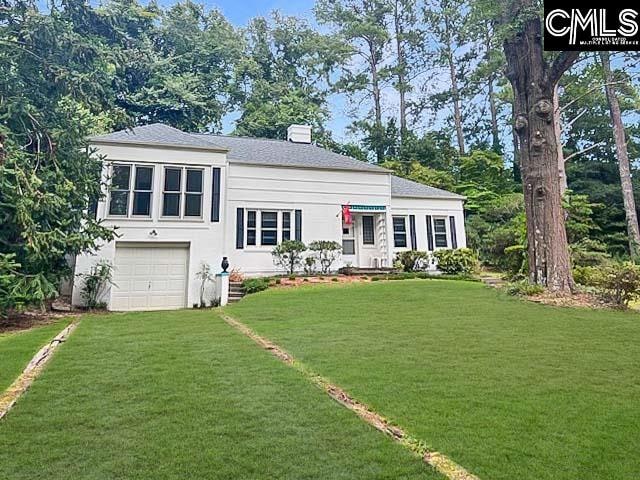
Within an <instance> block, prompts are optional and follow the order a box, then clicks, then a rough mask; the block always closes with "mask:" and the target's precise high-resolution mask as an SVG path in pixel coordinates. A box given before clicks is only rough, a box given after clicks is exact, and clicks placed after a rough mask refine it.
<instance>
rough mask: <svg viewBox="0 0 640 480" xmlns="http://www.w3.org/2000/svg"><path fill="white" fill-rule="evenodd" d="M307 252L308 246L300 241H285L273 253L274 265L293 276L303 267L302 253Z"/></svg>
mask: <svg viewBox="0 0 640 480" xmlns="http://www.w3.org/2000/svg"><path fill="white" fill-rule="evenodd" d="M306 250H307V247H306V245H305V244H304V243H302V242H299V241H298V240H284V241H283V242H282V243H280V244H279V245H278V246H276V247H275V248H274V249H273V250H272V251H271V255H273V263H274V264H275V265H276V266H278V267H281V268H283V269H284V270H286V271H287V273H289V274H290V275H293V273H294V272H295V271H296V269H298V268H300V266H301V265H302V253H303V252H304V251H306Z"/></svg>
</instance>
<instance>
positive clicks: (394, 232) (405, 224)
mask: <svg viewBox="0 0 640 480" xmlns="http://www.w3.org/2000/svg"><path fill="white" fill-rule="evenodd" d="M396 218H401V219H402V221H403V222H404V246H398V245H396V226H395V219H396ZM407 219H408V218H407V215H392V216H391V228H392V230H393V248H409V238H408V237H409V232H408V229H407Z"/></svg>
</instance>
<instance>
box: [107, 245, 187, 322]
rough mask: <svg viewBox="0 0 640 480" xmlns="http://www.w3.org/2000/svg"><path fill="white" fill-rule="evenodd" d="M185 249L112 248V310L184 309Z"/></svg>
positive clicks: (178, 246) (164, 247)
mask: <svg viewBox="0 0 640 480" xmlns="http://www.w3.org/2000/svg"><path fill="white" fill-rule="evenodd" d="M188 259H189V250H188V248H186V247H185V246H184V245H177V246H175V247H174V246H161V247H154V246H142V245H140V246H138V245H132V244H129V245H127V246H116V261H115V268H114V283H115V284H116V286H114V288H113V290H112V295H111V309H112V310H160V309H173V308H184V307H185V306H186V290H187V265H188Z"/></svg>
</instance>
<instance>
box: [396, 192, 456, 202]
mask: <svg viewBox="0 0 640 480" xmlns="http://www.w3.org/2000/svg"><path fill="white" fill-rule="evenodd" d="M391 198H412V199H418V200H460V201H462V202H464V201H465V200H466V199H467V197H463V196H462V195H455V194H453V195H407V194H405V195H402V194H400V195H397V194H396V195H394V194H391Z"/></svg>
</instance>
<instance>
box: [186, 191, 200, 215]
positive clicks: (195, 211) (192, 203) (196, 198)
mask: <svg viewBox="0 0 640 480" xmlns="http://www.w3.org/2000/svg"><path fill="white" fill-rule="evenodd" d="M184 201H185V209H184V216H185V217H199V216H200V215H202V195H201V194H191V193H189V194H187V195H185V200H184Z"/></svg>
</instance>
